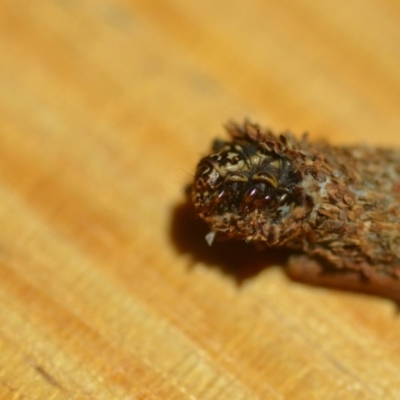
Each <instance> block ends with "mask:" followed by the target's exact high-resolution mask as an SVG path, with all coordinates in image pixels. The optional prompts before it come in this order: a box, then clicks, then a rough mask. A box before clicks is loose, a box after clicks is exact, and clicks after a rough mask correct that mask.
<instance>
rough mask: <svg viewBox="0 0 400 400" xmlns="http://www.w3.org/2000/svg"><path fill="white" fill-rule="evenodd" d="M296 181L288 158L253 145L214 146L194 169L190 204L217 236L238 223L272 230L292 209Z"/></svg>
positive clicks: (244, 141) (246, 142) (243, 141)
mask: <svg viewBox="0 0 400 400" xmlns="http://www.w3.org/2000/svg"><path fill="white" fill-rule="evenodd" d="M298 181H299V178H298V175H297V174H296V173H295V172H294V171H293V168H292V165H291V163H290V161H289V160H288V158H287V157H284V156H282V155H278V154H277V153H275V152H274V151H272V150H271V151H268V150H266V149H265V148H263V147H261V146H260V145H259V144H258V143H257V142H256V141H255V140H250V139H247V138H237V139H234V140H233V141H232V142H223V141H216V142H215V143H214V146H213V153H212V154H210V155H208V156H206V157H204V158H203V159H201V160H200V162H199V164H198V166H197V170H196V175H195V181H194V184H193V186H192V201H193V203H194V205H195V207H196V209H197V211H198V213H199V215H200V216H201V217H202V218H204V219H206V220H207V221H208V222H209V223H210V224H211V225H212V226H213V228H215V227H217V229H218V230H222V231H223V230H225V231H229V229H230V228H229V226H230V225H231V224H232V223H234V224H236V223H237V221H242V223H244V224H246V223H248V224H250V221H252V220H254V217H255V216H258V217H259V219H260V218H261V219H262V220H266V221H267V222H269V223H271V224H272V223H275V222H276V221H279V219H282V218H283V217H285V215H286V214H288V213H289V212H290V210H291V208H292V206H293V204H295V203H296V199H295V197H296V190H295V188H296V184H297V183H298ZM236 225H237V224H236ZM245 229H247V228H245ZM249 229H250V228H249ZM249 229H247V231H249Z"/></svg>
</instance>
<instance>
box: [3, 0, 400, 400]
mask: <svg viewBox="0 0 400 400" xmlns="http://www.w3.org/2000/svg"><path fill="white" fill-rule="evenodd" d="M399 50H400V2H399V1H396V0H351V1H349V0H335V1H333V0H332V1H315V0H283V1H279V2H278V1H273V0H268V1H263V0H238V1H229V0H202V1H190V0H131V1H128V0H127V1H124V0H121V1H118V0H116V1H111V0H83V1H80V0H79V1H78V0H35V1H23V0H0V227H1V228H0V398H2V399H96V400H97V399H135V400H136V399H190V400H195V399H221V400H222V399H229V400H232V399H277V400H278V399H307V400H310V399H385V400H387V399H400V317H399V315H398V313H397V309H396V306H395V305H394V304H393V303H392V302H390V301H388V300H385V299H380V298H374V297H367V296H364V295H357V294H352V293H343V292H337V291H332V290H327V289H323V288H313V287H310V286H306V285H301V284H299V283H295V282H293V281H291V280H290V279H288V278H287V276H286V275H285V273H284V270H283V269H282V268H281V267H280V265H283V264H284V263H285V254H284V253H280V254H275V255H274V254H272V255H269V253H268V254H264V253H261V254H260V253H257V252H255V251H254V250H253V249H252V248H251V247H250V246H245V245H238V244H229V243H225V244H220V245H218V244H217V245H216V246H213V247H212V248H208V247H207V245H206V244H205V242H204V233H205V230H204V227H203V226H202V225H201V224H200V223H199V222H198V221H194V220H193V219H192V217H191V213H190V210H189V209H188V208H187V207H186V206H185V205H184V191H183V188H184V186H185V184H186V183H188V182H189V181H190V179H191V174H192V173H193V171H194V166H195V164H196V162H197V160H198V159H199V157H200V156H201V155H203V154H204V153H205V152H206V151H207V149H208V146H209V143H210V141H211V140H212V138H214V137H215V136H217V135H222V134H223V129H222V125H223V124H224V123H225V122H226V121H227V120H228V119H235V120H238V121H241V120H242V119H243V118H245V117H250V118H252V119H253V120H255V121H259V122H261V123H263V124H266V125H270V126H272V127H274V128H276V129H287V128H290V129H292V130H293V131H294V132H296V133H298V134H300V133H302V132H303V131H305V130H307V131H309V132H310V134H311V137H313V138H317V137H326V138H328V139H329V140H331V141H332V142H335V143H350V142H368V143H371V144H379V145H386V146H400V135H399V133H400V108H399V106H400V68H399V67H400V51H399Z"/></svg>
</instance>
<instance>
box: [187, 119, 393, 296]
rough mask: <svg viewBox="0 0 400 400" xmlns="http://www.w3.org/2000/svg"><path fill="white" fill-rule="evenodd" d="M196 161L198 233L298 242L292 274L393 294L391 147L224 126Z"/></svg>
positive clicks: (246, 125)
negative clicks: (203, 229)
mask: <svg viewBox="0 0 400 400" xmlns="http://www.w3.org/2000/svg"><path fill="white" fill-rule="evenodd" d="M227 130H228V133H229V135H230V140H229V141H225V140H220V139H217V140H215V141H214V144H213V146H212V153H211V154H209V155H208V156H206V157H204V158H202V159H201V160H200V162H199V164H198V165H197V170H196V175H195V179H194V182H193V184H192V185H191V190H190V195H191V198H192V201H193V203H194V206H195V208H196V211H197V213H198V215H199V216H200V217H201V218H203V219H204V220H205V221H206V222H207V223H208V225H209V226H210V233H209V234H208V235H207V237H206V239H207V241H208V242H209V244H211V243H212V242H213V240H214V238H215V236H217V237H221V238H226V239H229V238H233V239H243V240H245V241H247V242H256V243H263V244H265V245H266V246H270V247H278V246H279V247H286V248H290V249H294V250H297V251H301V254H300V255H299V254H297V255H293V256H292V257H291V258H290V262H289V273H290V274H291V275H292V276H293V277H295V278H296V279H299V280H303V281H307V282H309V283H313V284H322V285H328V286H334V287H339V288H344V289H350V290H361V291H365V292H371V293H374V294H378V295H381V296H385V297H390V298H393V299H395V300H396V301H399V300H400V234H399V233H400V216H399V204H400V203H399V201H400V151H399V150H392V149H379V148H373V147H367V146H352V147H350V146H349V147H335V146H331V145H329V144H327V143H325V142H309V141H308V139H307V137H306V135H303V137H301V138H300V139H297V138H296V137H295V136H293V135H292V134H291V133H288V132H286V133H282V134H274V133H273V132H272V131H270V130H269V129H263V128H261V127H260V126H258V125H256V124H253V123H250V122H245V123H244V124H234V123H231V124H229V125H228V126H227Z"/></svg>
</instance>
